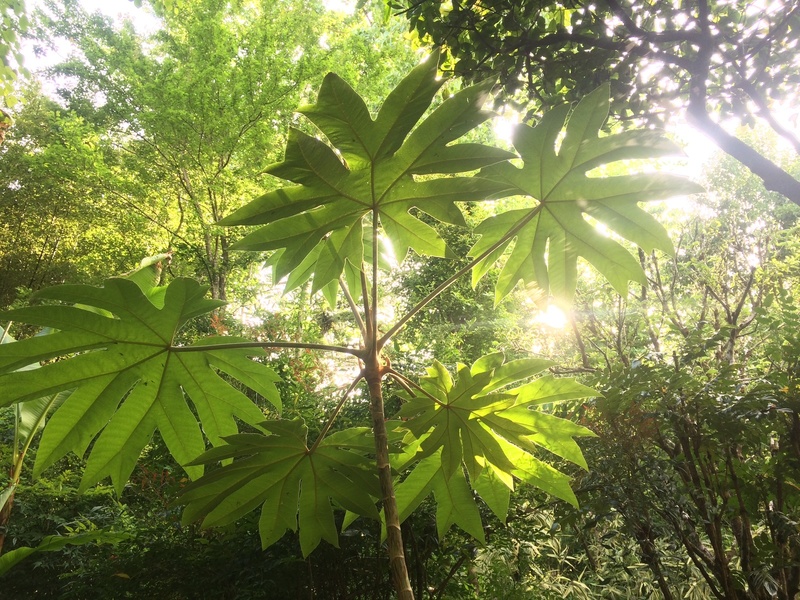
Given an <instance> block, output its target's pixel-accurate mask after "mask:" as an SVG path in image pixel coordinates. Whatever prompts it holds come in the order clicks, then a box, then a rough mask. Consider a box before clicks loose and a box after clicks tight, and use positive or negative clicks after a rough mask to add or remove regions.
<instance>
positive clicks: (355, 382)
mask: <svg viewBox="0 0 800 600" xmlns="http://www.w3.org/2000/svg"><path fill="white" fill-rule="evenodd" d="M363 378H364V371H361V372H360V373H359V374H358V376H357V377H356V378H355V379H354V380H353V383H351V384H350V386H349V387H348V388H347V390H346V391H345V393H344V395H343V396H342V399H341V400H339V404H337V405H336V408H335V409H333V414H331V416H330V417H329V418H328V422H327V423H325V427H323V428H322V431H320V432H319V435H318V436H317V439H316V441H315V442H314V445H313V446H311V448H310V449H309V450H308V453H309V454H314V450H316V449H317V446H319V443H320V442H321V441H322V439H323V438H324V437H325V435H326V434H327V433H328V431H329V430H330V428H331V426H332V425H333V422H334V421H335V420H336V417H337V416H338V415H339V412H340V411H341V410H342V407H343V406H344V403H345V402H346V401H347V397H348V396H349V395H350V393H351V392H352V391H353V390H354V389H356V386H357V385H358V382H359V381H361V380H362V379H363Z"/></svg>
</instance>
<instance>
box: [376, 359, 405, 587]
mask: <svg viewBox="0 0 800 600" xmlns="http://www.w3.org/2000/svg"><path fill="white" fill-rule="evenodd" d="M365 363H366V364H365V367H364V378H365V379H366V380H367V385H368V386H369V406H370V415H371V417H372V431H373V434H374V436H375V462H376V464H377V467H378V479H379V480H380V484H381V494H382V504H383V514H384V518H385V520H386V541H387V546H388V550H389V568H390V570H391V574H392V581H393V583H394V587H395V591H396V592H397V598H398V600H414V592H413V590H412V588H411V580H410V579H409V577H408V567H407V566H406V557H405V550H404V548H403V536H402V533H401V531H400V515H399V513H398V510H397V499H396V498H395V496H394V482H393V481H392V469H391V466H390V464H389V437H388V434H387V432H386V418H385V416H384V412H383V390H382V388H381V379H382V377H383V372H382V368H381V365H380V358H379V356H378V353H377V352H376V351H375V350H374V349H373V351H372V352H371V353H370V355H369V356H368V357H367V361H365Z"/></svg>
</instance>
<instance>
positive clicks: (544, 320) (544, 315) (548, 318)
mask: <svg viewBox="0 0 800 600" xmlns="http://www.w3.org/2000/svg"><path fill="white" fill-rule="evenodd" d="M534 321H535V322H536V323H538V324H540V325H544V326H546V327H550V328H552V329H564V327H566V326H567V323H569V318H568V317H567V315H566V313H564V311H563V310H561V309H560V308H558V306H556V305H555V304H549V305H548V306H547V309H545V310H543V311H540V312H539V314H537V315H536V318H535V319H534Z"/></svg>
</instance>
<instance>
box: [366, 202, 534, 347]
mask: <svg viewBox="0 0 800 600" xmlns="http://www.w3.org/2000/svg"><path fill="white" fill-rule="evenodd" d="M541 210H542V205H541V204H540V205H538V206H537V207H536V208H534V209H533V210H532V211H531V212H530V214H529V215H528V216H526V217H525V218H524V219H520V222H519V223H517V224H516V225H514V227H512V228H511V229H509V230H508V233H506V234H505V235H504V236H503V237H501V238H500V239H499V240H498V241H497V242H495V243H494V244H492V245H491V246H490V247H489V248H487V249H486V250H485V251H483V252H481V253H480V254H479V255H478V256H476V257H475V258H473V259H472V260H471V261H470V262H469V263H468V264H467V265H466V266H465V267H462V268H461V269H459V270H458V271H456V272H455V273H454V274H453V275H452V276H450V277H449V278H448V279H447V280H446V281H444V282H443V283H440V284H439V285H438V286H436V289H435V290H433V291H432V292H431V293H430V294H428V295H427V296H425V297H424V298H423V299H422V300H420V301H419V302H418V303H417V304H416V306H414V307H413V308H412V309H411V310H409V311H408V312H407V313H406V314H405V315H403V316H402V317H401V318H400V320H399V321H398V322H397V323H395V324H394V325H392V327H391V329H389V331H387V332H386V333H385V334H384V335H383V337H381V339H379V340H378V348H383V346H384V345H385V344H386V342H388V341H389V338H391V337H392V336H393V335H394V334H395V333H397V332H398V331H399V330H400V329H402V328H403V326H404V325H405V324H406V323H408V322H409V321H410V320H411V318H412V317H413V316H414V315H416V314H417V313H418V312H419V311H421V310H422V309H423V308H425V306H427V304H428V303H429V302H430V301H431V300H433V299H434V298H436V297H437V296H438V295H439V294H441V293H442V292H443V291H445V290H446V289H447V288H449V287H450V286H451V285H453V284H454V283H455V282H456V281H458V280H459V279H461V277H462V276H463V275H465V274H466V273H468V272H469V271H471V270H472V269H473V268H474V267H475V266H476V265H477V264H478V263H480V262H481V261H482V260H483V259H484V258H486V257H487V256H489V255H490V254H491V253H492V252H494V251H495V250H497V249H498V248H500V247H501V246H503V245H504V244H507V243H508V242H509V241H510V240H511V238H513V237H514V236H516V235H517V233H519V230H520V229H522V228H523V227H525V225H527V224H528V223H529V222H530V220H531V219H532V218H533V217H535V216H536V215H537V214H539V212H541Z"/></svg>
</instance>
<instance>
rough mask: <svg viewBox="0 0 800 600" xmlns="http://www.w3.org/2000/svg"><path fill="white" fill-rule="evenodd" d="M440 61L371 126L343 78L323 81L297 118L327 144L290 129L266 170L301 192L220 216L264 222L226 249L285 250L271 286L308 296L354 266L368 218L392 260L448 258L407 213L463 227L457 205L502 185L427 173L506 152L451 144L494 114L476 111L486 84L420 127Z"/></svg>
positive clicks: (278, 194)
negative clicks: (282, 283) (306, 289)
mask: <svg viewBox="0 0 800 600" xmlns="http://www.w3.org/2000/svg"><path fill="white" fill-rule="evenodd" d="M437 59H438V57H437V56H436V55H434V56H432V57H430V58H429V60H428V61H427V62H425V63H423V64H421V65H420V66H418V67H417V68H415V69H414V70H412V71H411V73H410V74H409V75H408V76H407V77H406V78H405V79H403V81H402V82H401V83H400V84H399V85H398V86H397V88H395V89H394V90H393V91H392V92H391V94H389V96H388V97H387V99H386V101H385V102H384V104H383V106H382V107H381V109H380V111H379V113H378V115H377V117H376V118H375V119H374V120H373V118H372V117H371V115H370V114H369V111H368V110H367V106H366V104H365V102H364V100H363V99H362V98H361V97H360V96H359V95H358V94H357V93H356V92H355V91H354V90H353V89H352V88H351V87H350V86H349V85H348V84H347V83H346V82H345V81H343V80H342V79H341V78H339V77H338V76H337V75H335V74H333V73H331V74H329V75H327V76H326V78H325V80H324V82H323V84H322V87H321V89H320V92H319V96H318V98H317V102H316V104H314V105H311V106H307V107H304V108H301V109H300V112H301V113H303V114H304V115H306V116H307V117H308V118H309V119H310V120H311V121H312V122H313V123H314V124H315V125H316V126H317V127H318V128H319V129H320V131H321V132H322V133H323V134H324V135H325V136H326V138H327V141H328V142H329V143H330V145H329V144H328V143H326V142H325V141H323V140H320V139H317V138H315V137H312V136H309V135H306V134H305V133H302V132H301V131H299V130H296V129H293V130H292V131H291V132H290V134H289V141H288V144H287V147H286V154H285V158H284V160H283V162H280V163H277V164H274V165H272V166H270V167H269V168H268V169H267V171H268V172H269V173H271V174H272V175H275V176H277V177H281V178H284V179H287V180H289V181H292V182H294V183H296V184H298V185H296V186H292V187H286V188H282V189H277V190H274V191H272V192H269V193H267V194H264V195H263V196H261V197H260V198H258V199H256V200H254V201H253V202H251V203H250V204H248V205H246V206H244V207H243V208H241V209H240V210H238V211H236V212H235V213H233V214H232V215H230V216H229V217H227V218H225V219H223V220H222V221H221V224H223V225H264V227H261V228H260V229H257V230H256V231H254V232H253V233H251V234H250V235H248V236H246V237H245V238H244V239H243V240H241V241H240V242H237V243H236V244H234V246H233V248H239V249H244V250H278V249H281V248H285V249H286V251H285V252H283V253H282V255H281V256H280V258H278V259H277V260H276V261H275V265H274V266H275V270H276V274H277V276H278V279H280V278H282V277H284V276H285V275H288V274H291V275H292V276H291V285H300V284H302V283H304V282H305V281H307V280H308V279H310V278H311V277H312V276H313V284H312V289H313V291H315V292H316V291H317V290H320V289H323V288H324V287H325V286H326V285H327V284H329V283H330V282H332V281H336V280H337V279H338V277H339V276H340V275H341V274H342V272H343V271H344V268H345V263H346V262H349V263H350V264H351V265H352V266H353V267H355V268H357V269H360V268H361V265H362V262H364V259H365V256H364V242H363V230H364V229H365V228H369V229H370V231H371V228H372V225H373V217H377V221H378V222H379V225H380V227H381V228H382V230H383V233H385V235H386V236H387V237H388V238H389V240H390V241H391V244H392V246H393V249H394V252H395V254H396V256H397V257H398V259H400V260H402V259H403V257H405V255H406V254H407V252H408V249H409V248H413V249H414V250H415V251H416V252H418V253H420V254H428V255H432V256H447V255H448V249H447V246H446V244H445V242H444V240H443V239H442V238H441V237H440V236H439V235H438V234H437V233H436V231H435V230H434V229H433V228H432V227H430V226H429V225H427V224H426V223H424V222H423V221H422V220H420V219H419V218H418V216H416V215H414V214H412V213H411V212H409V211H411V210H412V209H415V208H416V209H419V210H421V211H423V212H425V213H427V214H428V215H430V216H432V217H434V218H436V219H438V220H440V221H444V222H447V223H454V224H459V225H463V224H464V219H463V216H462V214H461V212H460V210H459V209H458V208H457V206H456V205H455V202H457V201H468V200H482V199H484V198H486V197H487V196H490V195H492V194H493V193H495V192H497V191H498V190H499V189H501V188H503V187H506V186H504V185H503V184H498V183H496V182H494V181H489V180H486V179H478V178H473V177H463V176H462V177H444V178H441V177H440V178H432V177H431V175H432V174H455V173H463V172H466V171H472V170H476V169H480V168H481V167H485V166H487V165H491V164H494V163H496V162H498V161H502V160H505V159H507V158H511V157H512V156H513V155H512V154H509V153H508V152H505V151H503V150H500V149H498V148H492V147H489V146H484V145H481V144H474V143H461V144H451V142H454V141H456V140H457V139H458V138H460V137H461V136H463V135H464V134H465V133H466V132H468V131H470V130H471V129H473V128H474V127H476V126H477V125H479V124H480V123H482V122H484V121H485V120H486V119H487V118H489V117H490V116H491V113H489V112H486V111H483V110H481V107H482V106H483V104H484V102H485V100H486V98H487V95H488V93H489V90H490V89H491V87H492V82H485V83H482V84H478V85H475V86H472V87H469V88H466V89H463V90H461V91H459V92H458V93H456V94H455V95H453V96H451V97H450V98H448V99H447V100H445V101H444V102H443V103H442V104H441V105H440V106H439V107H438V108H437V109H436V110H435V111H433V112H432V113H431V114H430V115H429V116H428V117H427V118H426V119H424V120H423V121H422V122H421V123H419V125H417V122H418V121H419V120H420V118H421V117H422V115H423V113H424V112H425V111H426V110H427V109H428V107H429V106H430V104H431V102H432V100H433V97H434V95H435V94H436V92H437V90H438V89H439V88H440V87H441V85H442V83H443V80H442V79H438V78H437V76H436V75H437ZM415 126H416V128H415ZM412 129H413V131H412ZM417 176H425V177H420V178H417ZM368 239H370V240H371V239H372V237H371V233H370V234H369V237H368Z"/></svg>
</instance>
